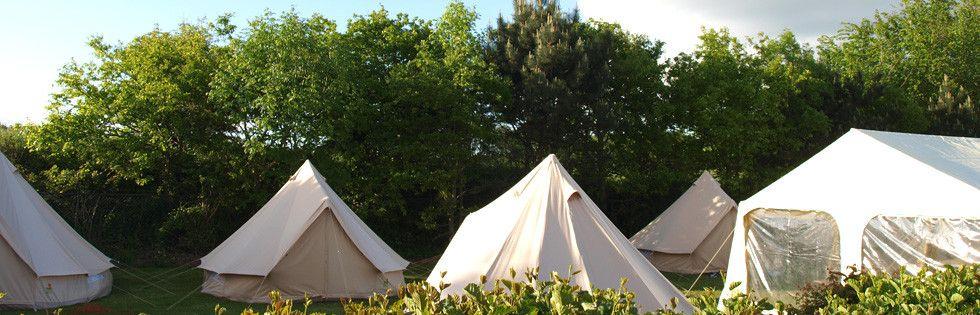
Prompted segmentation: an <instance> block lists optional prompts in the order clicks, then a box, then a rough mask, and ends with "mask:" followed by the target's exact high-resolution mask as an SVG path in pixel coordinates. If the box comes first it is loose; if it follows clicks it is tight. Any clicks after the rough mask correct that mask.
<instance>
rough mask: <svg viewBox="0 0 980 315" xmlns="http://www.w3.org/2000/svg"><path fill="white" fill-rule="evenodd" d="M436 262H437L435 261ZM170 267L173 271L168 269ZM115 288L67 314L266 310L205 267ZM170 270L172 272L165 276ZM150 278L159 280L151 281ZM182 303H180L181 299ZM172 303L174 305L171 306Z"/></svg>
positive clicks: (131, 277)
mask: <svg viewBox="0 0 980 315" xmlns="http://www.w3.org/2000/svg"><path fill="white" fill-rule="evenodd" d="M432 264H433V265H434V263H432ZM431 268H432V266H418V267H415V266H413V267H410V268H409V270H408V271H407V272H406V275H405V278H406V280H407V281H422V280H424V279H425V274H426V273H428V270H427V269H431ZM168 271H169V273H168ZM112 274H113V280H114V281H113V282H114V283H113V289H112V293H111V294H109V296H106V297H104V298H101V299H98V300H95V301H92V302H89V303H86V304H81V305H75V306H71V307H66V308H65V309H64V313H63V314H66V315H68V314H139V313H146V314H214V307H215V305H218V304H220V305H221V306H222V307H225V308H226V309H227V310H228V312H227V313H225V314H234V315H237V314H239V313H240V312H241V311H242V310H243V309H245V308H246V307H251V308H252V309H254V310H257V311H262V310H265V305H263V304H245V303H239V302H234V301H230V300H226V299H222V298H217V297H214V296H210V295H207V294H204V293H201V292H200V291H199V290H197V289H198V286H200V285H201V283H202V282H203V280H204V279H203V275H204V273H203V271H201V270H197V269H186V268H185V269H183V270H177V271H176V272H173V270H172V269H170V268H135V269H125V270H122V269H113V272H112ZM165 274H169V276H164V275H165ZM664 275H665V276H666V277H667V279H668V280H670V281H671V282H672V283H674V285H675V286H677V288H678V289H680V290H681V291H682V292H684V291H686V290H687V289H688V288H689V287H690V286H691V283H693V282H694V280H695V278H696V276H695V275H682V274H671V273H664ZM140 278H142V279H147V280H149V281H150V282H153V283H155V284H156V286H154V285H150V284H148V283H147V282H146V281H143V280H140ZM722 285H723V283H722V280H721V277H719V276H717V275H704V276H702V277H701V279H699V280H698V283H697V286H695V288H694V290H692V291H691V292H686V293H687V295H688V296H693V295H701V294H705V290H706V289H708V288H712V289H714V290H715V291H716V292H715V293H714V294H715V295H717V294H718V293H717V291H718V290H720V289H721V287H722ZM178 301H179V302H180V303H177V302H178ZM171 306H172V307H171ZM310 310H311V311H317V312H327V313H329V314H339V313H342V312H343V308H342V307H341V305H340V303H339V302H336V301H318V302H314V303H313V305H312V306H311V308H310ZM21 313H23V314H50V313H51V312H50V311H37V312H35V311H0V315H7V314H21Z"/></svg>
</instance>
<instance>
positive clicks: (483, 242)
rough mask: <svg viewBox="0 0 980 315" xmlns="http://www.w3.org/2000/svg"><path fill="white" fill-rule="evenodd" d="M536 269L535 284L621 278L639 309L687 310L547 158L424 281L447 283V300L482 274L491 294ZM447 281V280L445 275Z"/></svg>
mask: <svg viewBox="0 0 980 315" xmlns="http://www.w3.org/2000/svg"><path fill="white" fill-rule="evenodd" d="M531 268H539V270H540V273H539V275H538V277H539V279H550V277H551V273H552V272H557V273H559V274H560V275H562V276H569V271H579V272H578V273H577V274H575V275H572V276H571V278H572V281H573V282H574V283H576V284H578V285H581V286H582V288H583V289H586V290H588V289H591V288H614V289H615V288H618V287H619V284H620V279H621V278H626V279H628V282H627V288H628V289H630V290H631V291H633V292H634V293H636V302H637V304H638V305H640V307H641V308H643V309H645V310H655V309H659V308H661V307H663V306H664V305H668V304H670V301H671V299H672V298H676V300H677V301H678V303H679V305H678V311H681V312H686V313H690V312H691V311H692V307H691V305H690V304H689V303H688V302H687V300H686V299H685V298H684V295H683V294H681V292H680V291H679V290H677V288H676V287H674V286H673V285H672V284H671V283H670V282H669V281H667V279H666V278H664V276H663V275H661V274H660V272H658V271H657V270H656V269H655V268H654V267H653V266H652V265H650V264H649V263H648V262H647V261H646V259H645V258H644V257H643V255H641V254H640V252H639V251H637V249H636V248H634V247H633V246H632V245H631V244H630V243H629V240H627V239H626V237H625V236H623V234H622V233H621V232H620V231H619V230H618V229H617V228H616V227H615V226H614V225H613V224H612V222H610V221H609V219H608V218H606V216H605V215H604V214H603V213H602V211H601V210H599V207H598V206H597V205H596V204H595V203H594V202H593V201H592V200H591V199H590V198H589V197H588V195H586V194H585V192H584V191H583V190H582V189H581V187H579V185H578V184H577V183H575V181H574V180H573V179H572V178H571V176H570V175H569V174H568V172H567V171H566V170H565V169H564V168H563V167H562V166H561V164H560V163H559V162H558V159H557V158H555V156H554V155H550V156H548V157H547V158H546V159H545V160H544V161H542V162H541V163H540V164H539V165H538V166H537V167H535V168H534V169H533V170H532V171H531V172H530V173H529V174H528V175H527V176H525V177H524V178H523V179H521V180H520V181H519V182H518V183H517V185H515V186H514V187H512V188H511V189H510V190H508V191H507V192H505V193H504V194H503V195H502V196H500V197H499V198H497V199H496V200H494V201H493V202H491V203H490V204H488V205H487V206H486V207H484V208H482V209H480V210H478V211H476V212H473V213H471V214H470V215H468V216H467V217H466V219H465V220H464V221H463V223H462V224H461V225H460V228H459V229H458V230H457V232H456V235H454V236H453V239H452V241H450V244H449V246H448V248H447V249H446V251H445V252H444V253H443V255H442V257H440V259H439V262H438V263H437V264H436V266H435V268H434V269H433V271H432V274H431V275H430V276H429V278H428V279H427V281H428V282H429V283H431V284H433V285H438V284H440V283H447V284H449V286H448V287H447V288H446V289H445V290H444V294H459V293H462V290H463V288H464V287H465V286H466V285H467V284H469V283H479V281H480V276H481V275H486V277H487V280H488V281H487V282H488V283H487V285H488V287H489V286H490V285H492V283H493V281H494V280H497V279H510V270H515V271H517V272H518V274H519V275H518V279H517V280H524V278H523V272H524V271H526V270H529V269H531ZM443 274H445V276H443Z"/></svg>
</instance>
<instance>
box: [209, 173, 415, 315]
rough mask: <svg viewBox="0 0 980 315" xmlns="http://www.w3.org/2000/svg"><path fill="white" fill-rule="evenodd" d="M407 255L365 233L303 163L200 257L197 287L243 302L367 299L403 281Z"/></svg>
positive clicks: (348, 211) (373, 235)
mask: <svg viewBox="0 0 980 315" xmlns="http://www.w3.org/2000/svg"><path fill="white" fill-rule="evenodd" d="M407 266H408V261H406V260H404V259H402V258H401V256H398V254H397V253H395V251H393V250H392V249H391V248H390V247H388V245H387V244H385V242H384V241H382V240H381V238H379V237H378V236H377V235H375V234H374V232H373V231H371V229H370V228H368V227H367V225H365V224H364V222H363V221H361V219H359V218H358V217H357V215H355V214H354V212H353V211H351V209H350V208H349V207H347V205H346V204H344V201H343V200H340V197H338V196H337V193H335V192H334V191H333V189H331V188H330V186H328V185H327V183H326V181H325V180H324V179H323V176H321V175H320V173H319V172H318V171H317V170H316V169H315V168H314V167H313V165H312V164H311V163H310V161H306V162H305V163H304V164H303V166H302V167H300V169H299V170H298V171H296V173H295V174H293V176H292V177H290V178H289V181H288V182H286V185H284V186H282V188H281V189H279V192H277V193H276V195H275V196H273V197H272V199H270V200H269V202H268V203H266V204H265V206H263V207H262V209H260V210H259V211H258V212H257V213H256V214H255V215H254V216H252V218H251V219H249V220H248V222H245V225H243V226H242V227H241V228H239V229H238V231H235V233H234V234H232V235H231V236H230V237H229V238H228V239H227V240H225V242H224V243H221V245H219V246H218V247H217V248H215V249H214V250H213V251H212V252H211V253H209V254H208V255H207V256H205V257H204V258H201V265H200V268H202V269H204V270H206V278H205V281H204V284H203V286H202V288H201V290H202V291H203V292H205V293H208V294H211V295H215V296H220V297H225V298H228V299H231V300H236V301H244V302H268V301H269V298H268V293H269V292H270V291H272V290H279V291H280V292H281V293H282V295H283V297H286V298H290V299H297V298H303V297H304V295H308V296H309V297H313V298H327V299H337V298H367V297H370V296H371V295H373V294H374V293H382V294H384V293H386V292H387V291H388V290H389V289H396V288H397V287H398V286H399V285H402V284H404V282H405V280H404V278H403V275H402V271H403V270H405V267H407Z"/></svg>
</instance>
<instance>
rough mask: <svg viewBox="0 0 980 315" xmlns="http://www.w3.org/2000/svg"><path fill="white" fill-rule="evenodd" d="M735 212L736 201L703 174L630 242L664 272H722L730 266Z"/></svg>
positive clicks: (709, 175) (716, 182) (709, 176)
mask: <svg viewBox="0 0 980 315" xmlns="http://www.w3.org/2000/svg"><path fill="white" fill-rule="evenodd" d="M735 212H736V211H735V200H732V198H731V197H729V196H728V194H726V193H725V191H724V190H722V189H721V185H720V184H718V181H715V179H714V177H711V174H709V173H708V172H703V173H701V177H698V179H697V180H696V181H695V182H694V184H693V185H691V188H688V190H687V191H685V192H684V194H683V195H681V197H680V198H678V199H677V201H674V203H673V204H671V205H670V207H668V208H667V210H664V212H663V213H661V214H660V216H658V217H657V218H656V219H654V220H653V222H650V224H648V225H647V226H646V227H644V228H643V229H641V230H640V231H639V232H636V235H633V237H631V238H630V243H633V246H636V248H637V249H640V251H642V252H643V254H644V255H645V256H646V257H647V259H648V260H650V263H652V264H653V265H654V266H655V267H657V270H660V271H661V272H677V273H688V274H696V273H701V272H719V271H722V270H725V268H726V267H727V266H728V250H729V248H730V247H731V237H730V236H731V233H732V228H734V227H735Z"/></svg>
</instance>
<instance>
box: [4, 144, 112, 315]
mask: <svg viewBox="0 0 980 315" xmlns="http://www.w3.org/2000/svg"><path fill="white" fill-rule="evenodd" d="M112 267H113V265H112V263H111V262H110V259H109V257H106V256H105V255H104V254H102V252H100V251H99V250H98V249H95V247H93V246H92V245H91V244H89V243H88V242H86V241H85V240H84V239H82V237H81V236H79V235H78V233H77V232H75V230H73V229H72V228H71V227H70V226H68V223H66V222H65V220H64V219H62V218H61V217H60V216H58V214H57V213H55V211H54V209H51V206H49V205H48V203H47V202H45V201H44V199H41V196H40V195H39V194H38V193H37V191H35V190H34V188H33V187H31V185H30V184H28V183H27V181H26V180H24V178H23V177H22V176H20V174H19V173H17V169H16V168H15V167H14V165H13V164H12V163H10V161H9V160H7V157H6V156H4V155H3V153H0V291H3V292H5V293H6V294H7V296H6V297H4V298H3V299H0V306H2V307H9V308H33V309H42V308H54V307H59V306H65V305H71V304H77V303H84V302H88V301H91V300H93V299H96V298H99V297H102V296H105V295H107V294H109V291H110V290H111V289H112V273H111V272H110V270H109V269H111V268H112Z"/></svg>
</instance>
